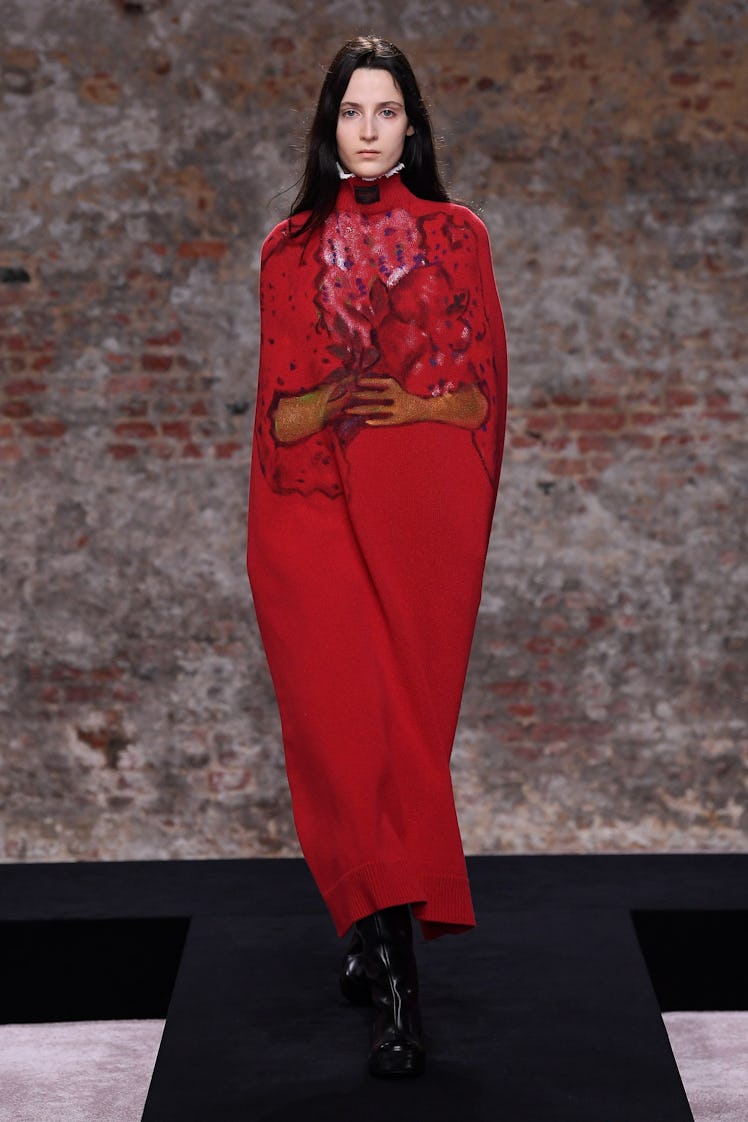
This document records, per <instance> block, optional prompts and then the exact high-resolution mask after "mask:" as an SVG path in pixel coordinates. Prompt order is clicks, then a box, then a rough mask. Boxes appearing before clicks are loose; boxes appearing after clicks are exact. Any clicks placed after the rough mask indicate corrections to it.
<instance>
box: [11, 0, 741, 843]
mask: <svg viewBox="0 0 748 1122" xmlns="http://www.w3.org/2000/svg"><path fill="white" fill-rule="evenodd" d="M375 15H377V17H378V18H377V19H376V20H375V21H374V22H376V23H377V25H378V28H379V29H381V30H382V31H383V32H384V33H385V34H389V35H391V37H392V38H394V39H395V40H396V41H398V42H400V43H401V44H402V45H403V46H404V47H405V49H406V50H407V51H408V53H409V54H410V55H411V57H412V59H413V61H414V63H415V64H416V68H417V70H418V72H419V75H420V77H421V79H422V83H423V85H424V88H425V89H426V91H427V93H428V94H429V97H430V100H431V102H432V105H433V110H434V116H435V120H436V123H437V126H438V129H439V132H440V133H441V134H443V136H444V140H445V144H444V160H445V166H446V168H447V170H448V173H449V179H450V181H451V184H452V187H453V190H454V192H455V194H456V195H458V196H459V197H461V198H463V199H466V200H468V201H470V202H471V203H472V204H473V205H475V206H476V207H477V208H478V209H479V210H480V212H481V214H482V215H483V217H484V219H485V220H486V222H487V223H488V225H489V227H490V229H491V233H492V238H493V244H494V251H495V261H496V271H497V276H498V279H499V287H500V290H501V294H502V298H503V301H504V304H505V311H506V318H507V327H508V331H509V336H510V346H511V361H512V389H511V415H510V440H509V446H508V449H507V456H506V461H505V471H504V477H503V482H502V493H501V498H500V503H499V507H498V511H497V518H496V524H495V529H494V536H493V540H492V546H491V552H490V557H489V565H488V570H487V576H486V589H485V596H484V603H483V607H482V610H481V614H480V619H479V626H478V634H477V640H476V645H475V649H474V655H473V660H472V664H471V670H470V675H469V679H468V687H467V690H466V696H465V705H464V709H463V716H462V720H461V725H460V730H459V734H458V739H457V744H456V748H455V756H454V774H455V782H456V788H457V795H458V802H459V808H460V813H461V819H462V822H463V827H464V833H465V840H466V844H467V846H468V848H469V849H470V850H472V851H511V850H513V851H541V850H552V851H553V850H555V851H564V850H565V851H569V850H572V851H573V850H578V851H583V850H638V849H659V850H663V849H715V850H729V849H738V848H745V844H746V838H747V836H748V830H747V829H746V827H747V821H746V811H745V791H746V771H745V766H746V765H745V761H746V706H745V702H744V700H743V696H742V695H743V693H744V684H743V683H744V681H745V678H746V670H747V669H748V668H747V666H746V663H747V661H748V660H747V659H746V649H747V648H746V630H747V628H746V621H745V614H746V613H745V606H746V593H747V591H748V589H747V586H748V569H747V568H746V561H745V558H746V550H745V537H746V532H745V517H744V515H743V513H742V511H743V508H744V506H745V494H746V466H745V465H746V463H747V462H748V459H747V456H746V439H745V435H744V434H745V421H746V416H747V415H748V380H747V379H746V373H745V369H746V366H745V355H746V347H745V336H746V327H745V320H746V317H745V308H746V306H748V299H747V297H748V293H747V292H746V289H747V287H748V286H747V285H746V256H745V249H744V242H743V238H744V227H745V215H746V207H747V202H748V197H747V189H746V182H748V159H747V158H746V155H747V152H748V114H747V113H746V106H747V105H748V89H747V88H746V87H747V86H748V77H747V76H748V71H746V68H745V66H744V65H742V60H743V59H744V57H745V50H746V44H747V42H748V26H747V24H748V17H747V16H746V12H745V5H744V4H742V3H739V2H717V0H710V2H698V0H620V2H613V0H603V2H599V3H592V2H586V0H578V2H575V3H563V4H561V3H559V4H554V3H547V2H543V0H525V2H522V3H520V2H518V0H516V2H515V0H505V2H502V0H493V3H489V4H474V5H468V6H462V5H459V4H456V3H452V2H450V0H443V2H442V3H439V4H436V5H421V4H420V3H418V2H417V0H405V2H404V3H398V4H395V3H392V2H390V0H382V2H381V3H380V4H379V5H378V6H377V9H376V13H375ZM371 24H372V16H371V9H370V6H369V5H365V4H363V3H359V2H358V0H351V2H347V3H345V4H344V3H342V2H339V0H335V2H333V3H332V4H330V5H327V6H325V8H324V10H323V11H322V12H321V11H320V8H319V5H313V4H311V3H310V2H308V0H297V2H295V3H293V4H290V5H277V4H269V3H264V2H257V3H252V4H249V3H246V2H241V0H222V2H221V3H218V2H217V0H207V2H206V0H200V2H198V0H185V2H183V3H181V4H176V3H159V2H157V0H151V2H148V3H145V2H144V3H141V4H136V3H132V4H124V3H115V2H114V0H111V2H108V3H107V2H105V0H68V2H67V3H66V4H64V5H61V4H58V5H51V4H49V3H47V2H45V0H6V3H5V5H4V11H3V38H2V41H1V42H0V66H1V71H0V82H1V84H0V130H1V131H2V137H0V143H1V146H2V150H3V152H4V154H5V156H4V161H3V180H4V182H3V192H4V197H3V217H2V224H1V226H0V267H3V268H4V269H5V270H6V271H5V272H4V273H3V274H2V275H3V277H4V280H3V283H1V284H0V301H1V303H0V364H1V366H0V369H1V370H2V383H1V386H0V471H1V472H2V488H1V490H0V512H1V515H0V516H1V518H2V559H1V562H0V564H1V565H2V592H1V593H0V720H1V721H2V741H1V742H0V751H1V752H2V756H3V760H2V763H3V766H2V770H1V772H0V798H2V801H3V804H4V809H3V816H2V826H1V827H0V829H2V836H1V837H0V855H2V857H3V859H5V860H11V861H17V860H65V859H83V858H85V859H89V858H140V857H161V856H174V857H180V856H182V857H187V856H199V857H207V856H218V855H225V854H227V855H240V854H242V855H243V854H276V853H290V852H296V850H295V841H294V835H293V829H292V825H291V821H290V815H289V806H288V798H287V794H286V787H285V779H284V774H283V767H282V761H281V756H280V747H279V732H278V725H277V719H276V716H275V712H274V707H273V702H272V692H271V688H270V685H269V681H268V677H267V672H266V670H265V666H264V661H263V658H262V653H261V649H260V646H259V641H258V637H257V633H256V628H255V624H254V621H253V618H252V614H251V605H250V601H249V592H248V588H247V585H246V579H245V575H244V567H243V551H244V508H245V497H246V479H247V467H248V457H249V444H250V432H251V411H252V404H253V382H254V375H255V365H256V354H257V309H256V270H257V260H258V253H259V245H260V242H261V239H262V237H263V234H264V233H265V231H266V230H267V229H268V228H269V227H270V225H272V223H273V222H274V221H275V220H276V218H277V217H279V216H280V215H281V214H282V213H283V212H284V207H286V206H287V205H288V199H289V197H290V196H289V195H288V194H284V195H281V196H280V197H277V196H276V193H277V192H279V191H282V190H283V189H284V188H287V187H289V186H290V185H291V184H292V183H293V181H294V179H295V178H296V176H297V174H298V151H299V148H300V146H301V145H302V143H303V133H304V121H305V114H307V113H308V110H309V108H310V106H311V105H312V103H313V101H314V98H315V95H316V91H317V88H318V84H319V80H320V73H321V69H320V68H321V65H322V64H323V63H324V62H326V61H327V60H328V58H329V56H330V55H331V53H332V52H333V50H334V49H335V48H336V47H337V45H338V43H339V41H340V40H341V38H342V37H344V36H345V35H347V34H349V33H350V32H353V31H357V30H368V29H369V28H370V27H371ZM300 29H301V31H302V32H303V33H302V34H300ZM274 196H276V197H274Z"/></svg>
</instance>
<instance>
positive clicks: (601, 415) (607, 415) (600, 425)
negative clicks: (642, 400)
mask: <svg viewBox="0 0 748 1122" xmlns="http://www.w3.org/2000/svg"><path fill="white" fill-rule="evenodd" d="M625 420H626V418H625V417H624V415H623V413H611V412H605V411H603V410H602V409H601V410H599V411H598V410H595V409H592V410H589V411H588V412H582V411H581V410H579V411H578V412H573V413H564V423H565V424H566V425H567V426H568V428H570V429H573V430H575V431H576V430H579V429H583V430H585V431H591V432H605V431H614V432H615V431H616V430H617V429H621V428H623V426H624V424H625Z"/></svg>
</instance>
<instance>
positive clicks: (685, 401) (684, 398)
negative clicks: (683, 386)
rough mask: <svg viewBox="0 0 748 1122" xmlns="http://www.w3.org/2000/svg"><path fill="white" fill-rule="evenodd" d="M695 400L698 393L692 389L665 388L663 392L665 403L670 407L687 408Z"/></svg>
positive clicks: (693, 403) (694, 402)
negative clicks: (665, 390)
mask: <svg viewBox="0 0 748 1122" xmlns="http://www.w3.org/2000/svg"><path fill="white" fill-rule="evenodd" d="M697 401H698V395H697V394H695V393H694V392H693V390H667V392H666V393H665V404H666V405H667V406H668V408H670V409H680V408H688V406H689V405H695V404H696V402H697Z"/></svg>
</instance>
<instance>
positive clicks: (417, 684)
mask: <svg viewBox="0 0 748 1122" xmlns="http://www.w3.org/2000/svg"><path fill="white" fill-rule="evenodd" d="M301 218H302V219H303V216H301ZM293 221H294V222H299V223H300V221H301V220H300V219H294V220H293ZM260 288H261V295H260V300H261V318H262V332H261V334H262V338H261V354H260V372H259V384H258V394H257V409H256V416H255V433H254V444H253V453H252V471H251V482H250V503H249V527H248V553H247V563H248V571H249V578H250V582H251V586H252V592H253V596H254V603H255V609H256V612H257V618H258V622H259V626H260V632H261V635H262V639H263V643H264V646H265V650H266V653H267V658H268V663H269V666H270V671H271V675H272V678H273V683H274V686H275V691H276V695H277V700H278V705H279V709H280V715H281V723H282V729H283V740H284V748H285V756H286V767H287V772H288V779H289V785H290V789H291V796H292V802H293V811H294V818H295V823H296V828H297V831H298V835H299V840H300V843H301V846H302V849H303V852H304V855H305V857H306V859H307V862H308V864H309V867H310V869H311V872H312V874H313V876H314V878H315V880H316V883H317V885H318V887H319V889H320V892H321V894H322V896H323V898H324V900H325V902H326V904H327V906H328V908H329V911H330V913H331V916H332V919H333V921H334V923H335V926H336V929H337V931H338V934H343V933H344V932H345V931H346V930H347V929H348V928H349V927H350V926H351V924H352V923H353V922H354V921H355V920H357V919H360V918H361V917H362V916H364V915H368V914H370V913H371V912H373V911H375V910H377V909H379V908H384V907H389V906H391V905H395V904H403V903H407V902H411V903H413V905H414V906H413V913H414V915H415V916H416V917H417V918H418V919H419V920H420V922H421V925H422V929H423V932H424V935H425V936H426V938H433V937H435V936H437V935H441V934H443V933H444V932H447V931H461V930H465V929H467V928H469V927H472V926H473V925H474V922H475V920H474V916H473V908H472V902H471V897H470V889H469V885H468V880H467V875H466V870H465V860H464V856H463V850H462V843H461V839H460V834H459V828H458V824H457V818H456V814H455V806H454V797H453V791H452V783H451V776H450V771H449V759H450V754H451V750H452V742H453V738H454V733H455V727H456V723H457V717H458V712H459V707H460V700H461V696H462V690H463V686H464V680H465V672H466V668H467V661H468V655H469V651H470V644H471V640H472V635H473V630H474V626H475V617H476V613H477V610H478V604H479V601H480V593H481V581H482V575H483V566H484V562H485V555H486V549H487V545H488V537H489V532H490V528H491V520H492V514H493V508H494V503H495V499H496V489H497V486H498V477H499V468H500V463H501V454H502V446H503V438H504V424H505V414H506V345H505V338H504V329H503V321H502V316H501V309H500V306H499V300H498V296H497V293H496V285H495V282H494V277H493V270H492V263H491V254H490V247H489V243H488V236H487V233H486V230H485V227H484V226H483V224H482V222H481V221H480V220H479V219H478V218H477V217H476V216H475V215H474V214H473V213H472V212H471V211H469V210H467V209H466V208H464V207H461V206H458V205H455V204H451V203H436V202H429V201H426V200H423V199H419V198H416V197H415V196H414V195H412V194H411V193H410V192H409V191H408V190H407V188H406V187H405V186H404V184H403V183H402V181H401V179H400V176H399V175H394V176H391V177H389V178H383V179H379V180H377V181H376V182H375V183H373V184H372V183H367V182H364V181H361V180H358V179H348V180H345V181H343V183H342V184H341V188H340V193H339V196H338V200H337V204H336V209H335V211H334V212H333V214H332V215H331V216H330V217H329V218H328V219H327V221H326V222H325V224H324V226H323V227H321V228H318V229H317V230H315V231H314V232H313V233H312V234H311V235H309V236H307V235H302V236H300V237H291V236H290V235H289V229H288V223H287V222H284V223H281V224H280V225H279V226H277V227H276V228H275V229H274V230H273V231H272V232H271V233H270V235H269V236H268V238H267V240H266V242H265V245H264V247H263V251H262V269H261V285H260ZM362 376H365V377H371V376H376V377H390V378H394V379H396V380H397V382H398V383H399V384H400V385H401V386H402V387H403V388H404V389H405V390H407V391H408V393H410V394H415V395H418V396H419V397H422V398H426V397H431V398H438V397H444V396H449V395H456V394H459V393H460V392H461V391H462V392H465V387H478V390H479V391H480V394H482V396H483V398H484V399H485V412H484V418H483V421H482V423H480V421H479V422H478V423H477V424H476V425H475V426H474V427H472V428H467V427H460V426H458V425H457V424H453V423H442V422H439V421H425V422H423V421H420V422H417V423H409V424H397V425H393V426H387V427H374V426H371V425H369V424H367V423H366V419H365V418H361V417H360V416H354V415H349V414H347V413H345V412H342V413H340V414H339V415H338V416H337V417H336V418H335V419H333V420H332V421H330V422H329V423H326V424H324V426H323V427H322V428H321V429H320V430H319V431H317V432H313V433H312V434H311V435H302V436H301V437H300V438H299V439H294V438H293V432H291V436H290V437H289V433H288V431H285V432H284V433H283V434H282V438H281V436H280V435H279V425H278V415H279V410H280V408H281V405H282V404H283V407H284V408H285V409H286V410H287V412H286V413H285V414H284V416H286V417H288V416H289V415H293V411H294V409H295V408H297V406H299V404H303V402H304V400H305V395H309V394H310V393H312V392H313V391H314V390H316V389H318V388H319V387H323V388H324V387H326V386H329V385H330V384H331V383H338V384H340V386H345V385H348V386H350V383H351V379H352V378H360V377H362ZM469 392H470V393H472V394H473V395H474V396H475V394H476V391H475V389H473V390H471V391H469ZM307 400H308V399H307ZM446 404H447V405H450V404H452V403H450V402H447V403H446Z"/></svg>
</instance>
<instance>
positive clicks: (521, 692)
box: [490, 679, 530, 697]
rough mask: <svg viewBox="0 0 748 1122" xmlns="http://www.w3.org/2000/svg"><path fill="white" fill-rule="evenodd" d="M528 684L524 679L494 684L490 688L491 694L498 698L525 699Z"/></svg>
mask: <svg viewBox="0 0 748 1122" xmlns="http://www.w3.org/2000/svg"><path fill="white" fill-rule="evenodd" d="M529 688H530V687H529V684H528V682H526V681H525V680H524V679H521V680H511V681H509V682H494V683H493V685H492V686H490V690H491V693H495V694H497V695H498V696H499V697H525V696H526V695H527V693H528V692H529Z"/></svg>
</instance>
